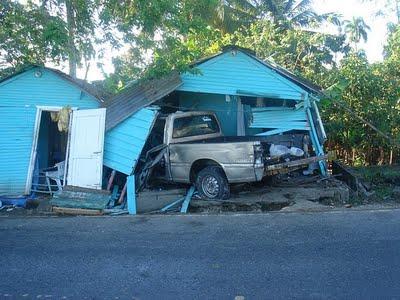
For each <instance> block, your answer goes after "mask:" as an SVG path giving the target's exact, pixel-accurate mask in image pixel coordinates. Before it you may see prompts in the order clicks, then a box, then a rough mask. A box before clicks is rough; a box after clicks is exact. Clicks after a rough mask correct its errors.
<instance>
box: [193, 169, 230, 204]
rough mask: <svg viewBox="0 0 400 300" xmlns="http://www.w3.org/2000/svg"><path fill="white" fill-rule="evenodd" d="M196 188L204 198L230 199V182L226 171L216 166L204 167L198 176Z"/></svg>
mask: <svg viewBox="0 0 400 300" xmlns="http://www.w3.org/2000/svg"><path fill="white" fill-rule="evenodd" d="M195 184H196V189H197V191H198V193H199V194H200V196H201V198H203V199H228V198H229V196H230V191H229V183H228V180H227V179H226V176H225V174H224V171H223V170H221V168H219V167H216V166H209V167H205V168H204V169H202V170H201V171H200V172H199V173H198V174H197V177H196V183H195Z"/></svg>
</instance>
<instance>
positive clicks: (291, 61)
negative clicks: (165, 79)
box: [0, 0, 400, 164]
mask: <svg viewBox="0 0 400 300" xmlns="http://www.w3.org/2000/svg"><path fill="white" fill-rule="evenodd" d="M360 1H374V0H360ZM387 2H388V5H387V7H385V9H386V10H387V11H389V10H394V11H397V12H398V7H399V1H387ZM377 13H380V12H379V11H377ZM398 15H399V14H398ZM327 23H329V24H331V26H334V27H336V28H337V32H338V33H337V34H328V33H324V32H323V31H321V30H320V28H321V26H322V25H324V24H327ZM368 33H369V25H368V24H366V23H365V22H364V20H363V19H362V18H358V17H355V18H353V19H352V20H343V19H342V18H341V17H340V16H339V15H337V14H335V13H329V14H323V15H321V14H318V13H316V12H315V11H314V10H313V6H312V3H311V1H309V0H200V1H199V0H129V1H123V0H35V1H33V0H27V1H24V2H23V3H22V2H19V1H15V0H5V1H1V2H0V76H1V75H6V74H9V73H10V72H13V71H15V70H18V69H19V68H21V67H23V66H25V65H26V64H40V65H44V64H46V63H52V64H55V65H60V64H65V63H66V64H68V66H69V72H70V74H71V75H72V76H76V70H77V68H85V69H86V70H89V68H90V62H91V61H93V60H94V58H98V57H102V56H104V47H105V45H108V46H109V47H112V50H111V51H109V52H111V53H112V52H113V50H117V49H125V51H124V53H123V54H122V55H117V56H112V57H107V59H109V60H112V63H113V66H114V69H115V70H114V72H113V73H112V74H104V75H105V79H104V80H103V82H102V83H101V84H102V85H103V86H104V87H105V88H106V89H107V90H108V91H110V92H114V93H115V92H118V90H119V89H120V88H121V87H122V86H124V85H126V84H128V83H129V82H131V81H134V80H137V79H140V78H146V77H157V76H161V75H162V74H165V73H167V72H170V71H171V70H173V69H175V70H179V71H188V70H189V69H188V65H189V64H190V63H191V62H193V61H195V60H197V59H199V58H201V57H204V56H208V55H211V54H214V53H216V52H218V51H220V49H221V48H222V47H223V46H224V45H228V44H235V45H238V46H242V47H245V48H250V49H252V50H254V51H255V52H256V53H257V55H258V56H259V57H260V58H262V59H268V60H271V61H274V62H276V63H277V64H279V65H282V66H283V67H285V68H287V69H288V70H290V71H292V72H294V73H295V74H297V75H299V76H302V77H305V78H307V79H309V80H310V81H312V82H314V83H316V84H318V85H320V86H321V87H323V88H324V89H327V91H328V92H327V94H329V95H330V99H329V100H327V101H323V103H322V104H321V106H322V116H323V118H324V121H325V125H326V127H327V129H328V136H329V140H328V142H327V147H328V149H335V150H336V151H337V152H338V153H339V154H340V156H341V157H343V158H346V159H347V160H348V161H349V162H350V163H356V164H376V163H388V162H389V161H391V160H393V156H394V157H396V155H397V156H398V155H399V154H400V153H399V150H398V146H396V145H398V143H399V141H400V132H399V131H400V117H399V116H400V104H399V100H398V99H400V68H399V62H400V57H399V56H400V26H399V25H398V24H391V26H390V30H389V37H388V41H387V43H386V46H385V49H384V53H385V56H384V60H383V61H382V62H377V63H369V62H368V60H367V58H366V56H365V53H364V51H363V50H362V49H360V46H359V44H360V42H361V41H366V40H367V38H368ZM343 107H346V108H348V110H343ZM351 112H352V113H351ZM354 114H356V115H357V116H358V117H360V118H362V119H364V120H368V121H370V122H372V123H373V124H374V125H375V126H376V127H377V128H378V129H379V130H380V131H382V132H384V133H385V134H387V135H388V136H390V139H387V138H384V137H383V136H382V135H380V134H378V133H377V132H376V131H374V130H372V129H371V128H370V127H368V126H367V125H366V124H365V123H363V122H362V121H357V120H360V119H357V120H355V119H354ZM396 143H397V144H396Z"/></svg>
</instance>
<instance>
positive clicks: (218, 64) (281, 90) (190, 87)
mask: <svg viewBox="0 0 400 300" xmlns="http://www.w3.org/2000/svg"><path fill="white" fill-rule="evenodd" d="M197 68H198V69H199V71H200V73H201V74H189V73H186V74H183V75H182V81H183V85H182V86H180V87H179V88H178V89H177V90H180V91H188V92H199V93H212V94H223V95H242V96H243V95H248V96H261V97H262V96H263V97H269V98H281V99H292V100H302V99H304V96H305V94H306V91H304V90H303V89H301V88H300V87H299V86H297V85H296V84H294V83H293V82H291V81H289V80H288V79H286V78H284V77H283V76H281V75H279V74H278V73H277V72H276V71H274V70H273V69H270V68H268V67H267V66H265V65H263V64H262V63H261V62H259V61H257V60H255V59H253V58H251V57H250V56H248V55H246V54H244V53H242V52H240V51H238V52H236V55H234V54H232V52H226V53H223V54H221V55H219V56H216V57H214V58H212V59H210V60H208V61H206V62H204V63H201V64H199V65H198V66H197Z"/></svg>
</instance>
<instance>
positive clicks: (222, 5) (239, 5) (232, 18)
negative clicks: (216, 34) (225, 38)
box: [210, 0, 257, 33]
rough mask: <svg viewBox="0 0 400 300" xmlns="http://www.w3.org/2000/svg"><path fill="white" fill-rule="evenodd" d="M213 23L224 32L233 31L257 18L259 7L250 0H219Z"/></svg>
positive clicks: (212, 17) (213, 14)
mask: <svg viewBox="0 0 400 300" xmlns="http://www.w3.org/2000/svg"><path fill="white" fill-rule="evenodd" d="M210 18H211V23H212V24H213V25H214V26H215V27H217V28H219V29H220V30H221V31H222V32H224V33H233V32H234V31H235V30H237V29H238V28H240V27H241V26H246V25H248V24H250V23H251V22H253V21H254V20H255V19H256V18H257V9H256V7H255V6H254V5H253V3H252V1H249V0H217V6H216V8H215V9H214V13H212V14H210Z"/></svg>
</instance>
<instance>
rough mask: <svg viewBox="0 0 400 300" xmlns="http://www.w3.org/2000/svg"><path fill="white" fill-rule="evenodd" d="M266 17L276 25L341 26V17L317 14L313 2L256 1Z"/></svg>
mask: <svg viewBox="0 0 400 300" xmlns="http://www.w3.org/2000/svg"><path fill="white" fill-rule="evenodd" d="M256 2H257V3H258V7H259V9H260V11H261V12H262V14H263V16H264V17H269V18H271V19H272V20H273V21H274V23H276V24H286V25H289V26H293V27H313V26H316V25H319V24H321V23H323V22H326V21H327V22H330V23H333V24H335V25H340V16H339V15H338V14H334V13H327V14H321V15H320V14H317V13H316V12H315V11H314V9H313V8H312V5H311V4H312V1H311V0H256Z"/></svg>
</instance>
